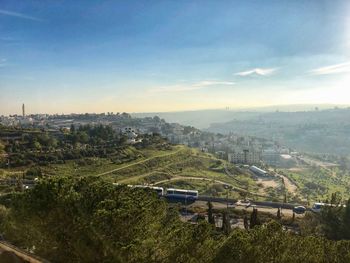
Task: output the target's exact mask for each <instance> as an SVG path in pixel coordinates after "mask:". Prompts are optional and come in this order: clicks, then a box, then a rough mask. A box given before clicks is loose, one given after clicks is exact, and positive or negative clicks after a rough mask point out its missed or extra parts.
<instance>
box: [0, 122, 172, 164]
mask: <svg viewBox="0 0 350 263" xmlns="http://www.w3.org/2000/svg"><path fill="white" fill-rule="evenodd" d="M0 138H6V139H7V142H6V144H5V143H2V142H1V141H0V154H1V153H2V151H5V152H6V153H7V154H8V161H7V160H5V158H3V160H0V167H6V166H7V165H10V166H11V167H19V166H30V165H35V164H38V165H47V164H62V163H64V162H65V161H67V160H77V159H82V158H86V157H99V158H109V159H111V160H113V161H118V162H120V161H123V162H126V161H128V160H133V159H135V158H136V156H127V157H126V158H124V156H123V155H124V153H125V151H124V150H125V148H126V147H128V146H129V145H128V143H127V137H126V136H125V135H123V134H122V133H120V132H118V131H116V130H114V129H112V127H111V126H104V125H95V126H93V125H81V126H79V127H78V128H76V127H75V126H74V125H72V126H71V128H70V130H69V131H65V130H61V131H55V132H48V131H41V130H36V129H15V128H3V129H0ZM150 145H152V146H157V147H161V148H168V147H169V146H168V144H167V142H166V141H165V140H164V139H162V138H161V137H160V136H158V135H156V134H154V135H140V141H139V143H137V144H135V145H134V147H135V148H145V147H149V146H150ZM123 158H124V159H125V160H122V159H123Z"/></svg>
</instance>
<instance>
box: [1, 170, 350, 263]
mask: <svg viewBox="0 0 350 263" xmlns="http://www.w3.org/2000/svg"><path fill="white" fill-rule="evenodd" d="M7 198H8V197H7ZM11 201H12V202H11V204H10V205H8V206H7V207H4V206H3V207H2V208H1V213H0V215H1V217H0V220H1V222H0V223H1V225H0V226H1V230H2V232H3V233H4V236H5V238H6V239H8V240H11V241H12V242H13V243H14V244H16V245H17V246H20V247H24V248H27V249H29V250H32V251H34V252H35V253H37V254H38V255H40V256H42V257H45V258H47V259H49V260H51V261H52V262H247V263H248V262H249V263H254V262H279V263H283V262H315V263H317V262H349V260H350V242H349V241H338V242H336V241H330V240H326V239H325V238H322V237H315V236H307V237H303V236H299V235H295V234H292V233H290V232H287V231H283V230H282V228H281V226H280V225H279V224H277V223H274V222H271V223H268V224H267V225H262V226H255V227H254V228H252V229H250V230H249V231H247V230H240V229H234V230H229V229H228V230H227V231H225V232H221V231H218V230H215V229H214V228H213V226H212V225H211V224H208V223H206V222H205V221H199V222H198V224H188V223H182V222H181V221H180V220H179V217H178V214H177V213H178V212H177V211H176V210H175V209H174V208H169V207H168V206H167V204H166V202H164V201H163V200H161V199H159V198H158V197H157V196H156V194H155V193H153V192H151V191H149V190H146V189H133V188H129V187H125V186H118V187H116V186H113V185H112V184H110V183H108V182H106V181H103V180H101V179H99V178H97V177H80V178H65V177H60V178H58V177H56V178H53V179H48V180H42V181H40V183H39V184H38V185H37V186H36V187H35V188H34V189H32V190H28V191H25V192H22V193H17V194H15V195H13V196H12V197H11Z"/></svg>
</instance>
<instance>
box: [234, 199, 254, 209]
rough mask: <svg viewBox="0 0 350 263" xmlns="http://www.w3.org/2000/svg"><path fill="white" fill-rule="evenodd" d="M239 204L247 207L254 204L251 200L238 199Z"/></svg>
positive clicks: (237, 203)
mask: <svg viewBox="0 0 350 263" xmlns="http://www.w3.org/2000/svg"><path fill="white" fill-rule="evenodd" d="M236 205H237V206H245V207H246V208H248V207H250V206H251V205H252V204H251V202H250V201H249V200H238V201H237V202H236Z"/></svg>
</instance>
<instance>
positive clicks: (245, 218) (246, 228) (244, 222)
mask: <svg viewBox="0 0 350 263" xmlns="http://www.w3.org/2000/svg"><path fill="white" fill-rule="evenodd" d="M243 224H244V229H245V230H249V220H248V217H247V215H244V219H243Z"/></svg>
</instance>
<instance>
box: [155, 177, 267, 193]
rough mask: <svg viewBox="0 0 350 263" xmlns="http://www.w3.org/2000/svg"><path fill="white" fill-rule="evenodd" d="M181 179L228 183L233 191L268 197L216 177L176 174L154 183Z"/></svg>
mask: <svg viewBox="0 0 350 263" xmlns="http://www.w3.org/2000/svg"><path fill="white" fill-rule="evenodd" d="M179 180H200V181H210V182H215V183H218V184H223V185H228V186H230V187H232V190H233V191H235V190H236V191H239V192H244V193H248V194H251V195H255V196H260V197H266V195H262V194H258V193H253V192H249V191H247V190H246V189H243V188H240V187H237V186H235V185H232V184H229V183H226V182H223V181H220V180H216V179H211V178H206V177H193V176H176V177H173V178H170V179H166V180H162V181H158V182H156V183H154V184H153V185H159V184H163V183H167V182H171V181H179Z"/></svg>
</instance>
